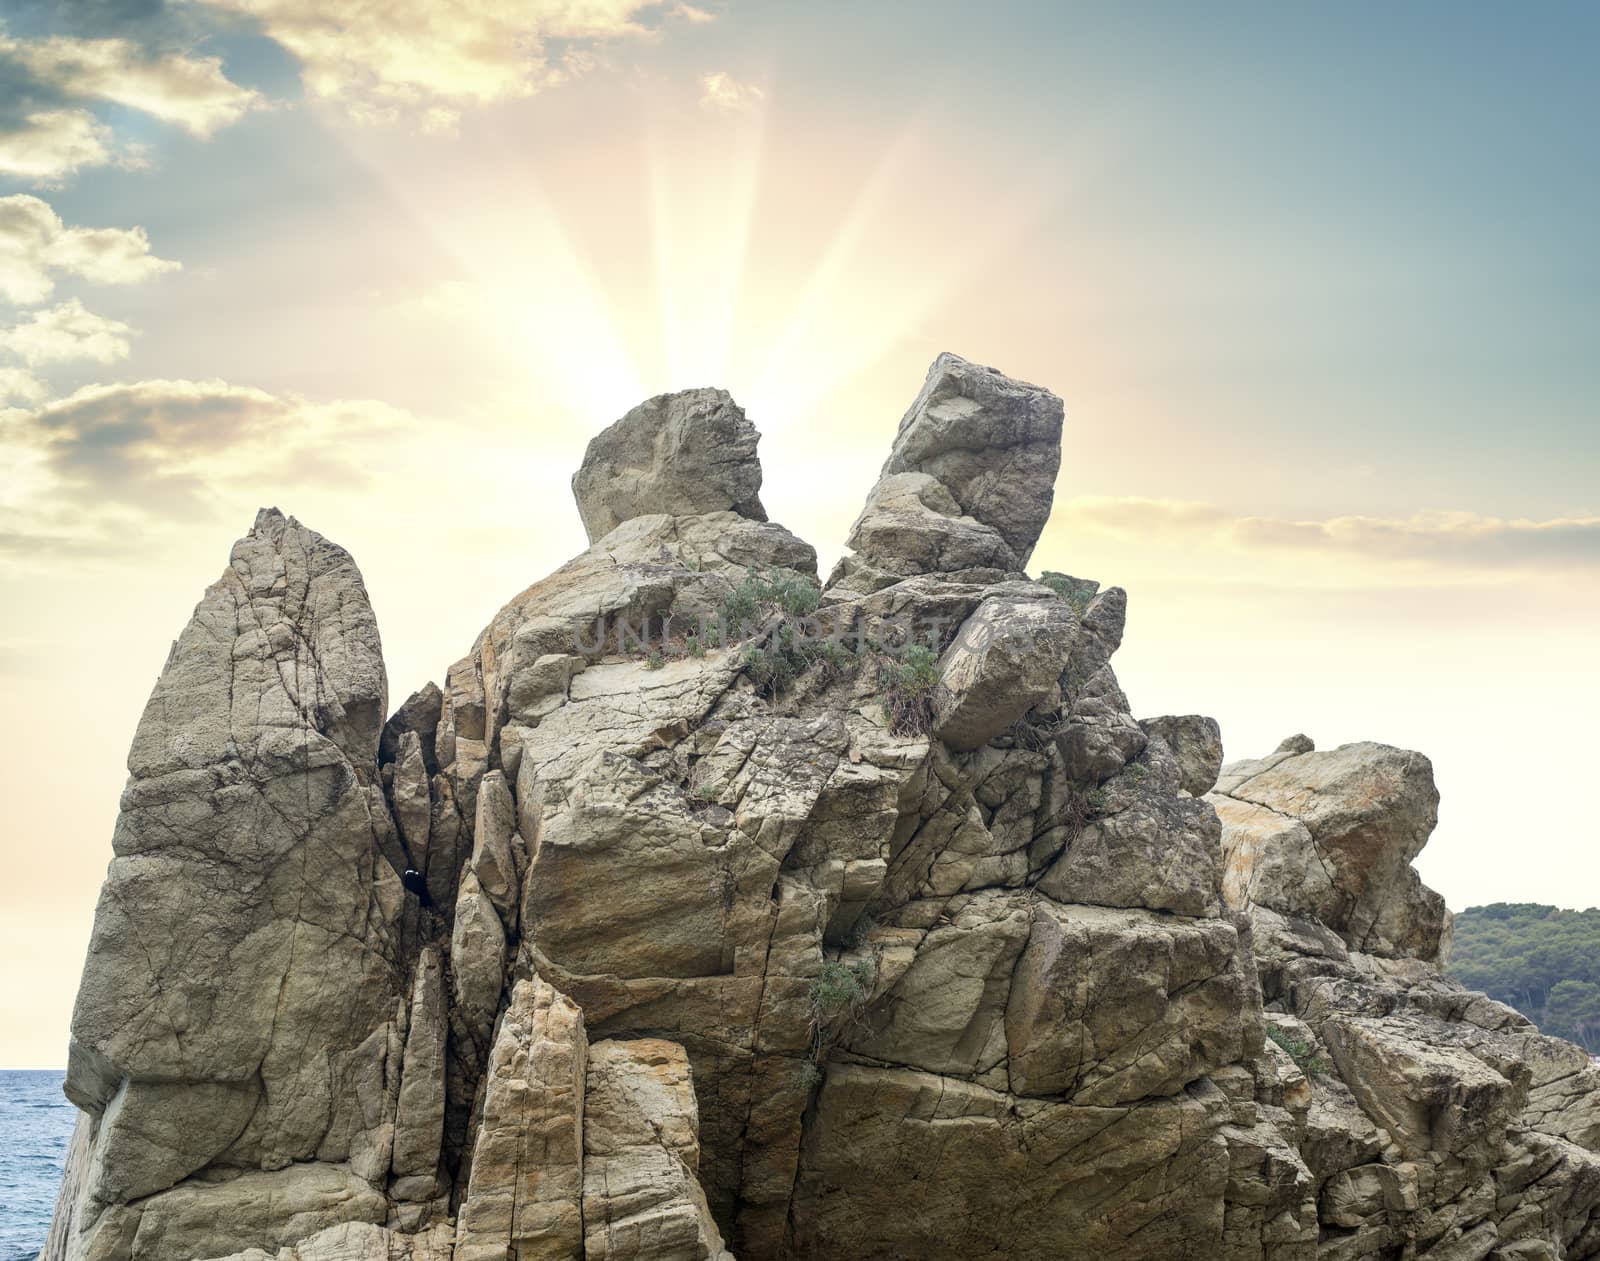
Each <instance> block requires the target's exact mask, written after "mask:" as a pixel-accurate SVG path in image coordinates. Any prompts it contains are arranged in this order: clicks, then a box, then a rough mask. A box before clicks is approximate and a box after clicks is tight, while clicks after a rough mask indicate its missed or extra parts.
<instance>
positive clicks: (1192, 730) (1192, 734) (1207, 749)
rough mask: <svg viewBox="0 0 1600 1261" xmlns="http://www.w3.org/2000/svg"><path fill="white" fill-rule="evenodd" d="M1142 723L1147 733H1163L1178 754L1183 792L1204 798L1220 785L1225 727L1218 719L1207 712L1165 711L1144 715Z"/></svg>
mask: <svg viewBox="0 0 1600 1261" xmlns="http://www.w3.org/2000/svg"><path fill="white" fill-rule="evenodd" d="M1139 726H1141V727H1142V728H1144V732H1145V734H1146V735H1150V736H1159V737H1160V738H1161V739H1163V740H1165V741H1166V742H1167V747H1168V748H1169V749H1171V750H1172V752H1173V753H1174V754H1175V755H1176V756H1177V759H1178V766H1179V768H1180V770H1181V771H1182V776H1183V778H1182V779H1181V780H1180V781H1179V783H1180V786H1181V787H1182V788H1183V791H1184V792H1186V793H1188V794H1189V795H1190V796H1191V797H1203V796H1205V794H1206V793H1208V792H1210V791H1211V790H1212V789H1213V788H1215V787H1216V785H1217V776H1218V775H1220V774H1221V773H1222V728H1221V727H1220V726H1219V725H1218V723H1217V720H1216V719H1215V718H1207V717H1205V716H1204V715H1203V714H1180V715H1174V714H1165V715H1163V716H1161V717H1160V718H1142V719H1140V720H1139Z"/></svg>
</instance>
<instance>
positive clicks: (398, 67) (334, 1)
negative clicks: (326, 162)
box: [204, 0, 712, 130]
mask: <svg viewBox="0 0 1600 1261" xmlns="http://www.w3.org/2000/svg"><path fill="white" fill-rule="evenodd" d="M204 3H206V4H209V5H211V6H212V7H214V8H219V9H224V10H228V11H230V12H234V13H240V14H246V15H249V16H251V17H254V18H255V19H257V20H258V21H259V22H260V24H261V29H262V30H263V31H264V32H265V33H266V34H267V35H268V36H270V37H271V38H272V39H274V40H276V41H277V42H278V43H280V44H282V45H283V46H284V47H285V48H286V49H288V50H289V51H290V52H291V53H293V54H294V55H295V56H296V57H297V58H299V61H300V65H301V77H302V80H303V82H304V84H305V87H306V91H307V92H308V93H310V94H311V95H312V96H314V97H317V98H319V99H321V100H326V101H332V102H337V103H339V104H340V105H342V106H344V107H345V108H346V109H348V110H349V111H350V113H351V115H352V116H353V117H355V118H356V119H357V120H358V121H362V122H387V121H392V120H395V119H397V118H399V117H400V116H401V115H407V116H411V117H413V118H414V119H416V120H417V121H419V122H421V123H424V124H425V125H427V126H428V127H429V128H431V129H433V130H440V129H444V128H448V127H449V126H450V125H452V124H453V122H454V120H455V117H456V115H458V114H459V112H460V111H461V110H462V109H464V108H467V107H470V106H481V105H488V104H492V103H494V102H497V101H505V100H513V99H516V98H519V97H526V96H532V95H533V94H534V93H536V92H538V91H540V90H541V89H542V88H545V87H549V86H552V85H553V84H556V83H560V82H562V81H564V80H566V79H568V78H571V77H573V76H574V75H576V74H580V73H582V72H583V71H584V70H585V69H586V68H587V67H588V66H589V65H591V64H592V60H591V58H590V57H589V53H590V51H591V50H592V49H593V48H594V47H595V46H598V45H602V44H606V43H610V42H614V41H617V40H623V39H644V38H649V37H651V36H653V35H654V34H655V33H656V32H657V31H658V29H659V26H658V23H659V22H660V21H661V20H662V19H663V18H666V19H672V20H680V21H685V22H690V23H700V22H704V21H707V20H710V18H711V16H712V15H711V14H709V13H706V12H705V11H704V10H702V9H699V8H696V7H695V6H693V5H689V4H677V5H674V6H670V7H664V6H663V5H662V3H661V0H458V2H457V3H453V4H439V3H437V0H387V2H386V3H383V4H374V3H372V2H371V0H204Z"/></svg>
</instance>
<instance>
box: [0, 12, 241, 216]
mask: <svg viewBox="0 0 1600 1261" xmlns="http://www.w3.org/2000/svg"><path fill="white" fill-rule="evenodd" d="M0 78H3V80H4V91H3V94H0V174H6V175H13V176H20V177H22V178H24V179H30V180H33V181H35V182H37V183H41V184H56V183H59V182H60V181H61V180H63V179H64V178H65V177H67V176H69V175H71V174H72V173H73V172H75V171H77V170H79V169H81V168H83V167H91V166H104V165H106V164H107V163H111V162H119V163H124V164H133V165H136V164H138V162H139V150H138V148H137V147H133V146H119V145H118V144H117V142H116V138H115V136H114V134H113V132H112V129H111V128H110V127H109V126H107V125H106V123H105V122H104V121H102V120H101V119H99V118H97V117H96V116H95V114H94V113H93V112H92V109H91V107H92V106H94V105H96V104H98V103H105V104H109V105H116V106H120V107H122V108H124V109H130V110H137V111H138V112H139V113H142V114H147V115H149V116H150V117H152V118H155V119H159V120H160V121H161V122H164V123H170V124H172V125H173V126H175V127H180V128H182V129H183V130H184V131H187V132H188V133H189V134H190V135H194V136H201V137H205V136H209V135H211V134H212V133H213V132H215V131H216V130H217V129H218V128H221V127H226V126H228V125H229V124H231V123H234V122H236V121H238V119H239V118H240V117H241V116H242V115H243V114H244V113H245V111H246V110H249V109H251V108H254V107H256V106H258V105H260V104H261V103H262V100H263V98H262V97H261V94H260V93H258V92H256V91H254V90H253V89H251V88H245V87H241V86H239V85H238V84H236V83H234V82H232V81H231V80H229V79H228V77H227V76H226V75H225V74H224V73H223V71H222V63H221V61H220V60H219V59H218V58H216V57H194V56H189V55H188V54H186V53H181V52H154V51H151V50H149V49H147V48H145V47H143V46H141V45H140V44H138V43H136V42H134V41H133V40H127V39H73V38H69V37H66V36H53V37H51V38H48V39H38V40H24V39H15V38H12V37H11V36H9V35H7V34H6V33H5V32H4V31H3V30H0Z"/></svg>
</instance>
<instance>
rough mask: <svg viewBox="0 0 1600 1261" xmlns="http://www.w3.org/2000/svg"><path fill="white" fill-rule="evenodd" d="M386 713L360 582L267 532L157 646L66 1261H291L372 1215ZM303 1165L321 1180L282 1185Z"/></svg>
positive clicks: (283, 528) (86, 1078) (389, 976)
mask: <svg viewBox="0 0 1600 1261" xmlns="http://www.w3.org/2000/svg"><path fill="white" fill-rule="evenodd" d="M385 703H386V697H385V680H384V670H383V659H382V651H381V647H380V644H379V641H378V631H377V623H376V621H375V619H374V617H373V614H372V609H371V606H370V605H369V604H368V602H367V597H366V591H365V588H364V586H363V584H362V581H361V574H360V572H359V571H358V570H357V569H356V566H355V563H354V562H353V561H352V560H351V559H350V557H349V555H348V554H347V553H346V552H345V551H344V550H343V549H342V548H339V547H337V546H335V545H334V544H332V543H330V542H328V540H327V539H325V538H323V537H322V536H321V535H319V534H317V533H316V532H315V531H312V530H308V529H306V528H305V527H304V526H301V525H300V524H299V523H298V522H296V521H294V520H293V519H292V518H287V517H285V516H284V515H283V514H282V513H281V512H278V511H277V510H276V509H265V510H263V511H262V512H261V513H260V514H259V515H258V516H257V518H256V522H255V526H254V527H253V528H252V529H251V531H250V532H249V533H248V534H247V535H245V537H243V538H242V539H240V540H239V541H238V542H237V543H236V544H235V545H234V547H233V551H232V555H231V558H230V561H229V565H228V568H227V569H226V570H225V571H224V572H223V574H222V577H221V578H220V579H218V580H217V582H215V583H214V584H212V586H211V587H210V588H209V589H208V590H207V591H206V593H205V596H204V598H203V599H202V600H201V601H200V603H199V605H198V606H197V607H196V609H195V611H194V615H193V617H192V618H191V619H190V621H189V624H188V626H187V627H186V628H185V629H184V631H183V632H182V634H181V635H180V636H179V638H178V640H177V642H176V643H175V644H174V645H173V649H172V653H171V655H170V656H169V658H168V660H167V664H166V667H165V669H164V670H163V671H162V673H161V677H160V679H159V680H158V681H157V683H156V686H155V690H154V692H153V693H152V695H151V697H150V701H149V703H148V704H147V705H146V707H145V711H144V715H143V717H142V718H141V719H140V722H139V726H138V730H137V733H136V734H135V736H134V741H133V749H132V752H131V754H130V755H129V759H128V769H129V771H130V772H131V778H130V779H129V781H128V785H127V787H126V789H125V790H124V792H123V796H122V811H121V815H120V817H119V818H118V820H117V825H116V831H115V833H114V835H113V838H112V847H113V851H114V857H113V859H112V862H111V866H110V869H109V871H108V872H107V875H106V882H105V885H104V887H103V889H102V892H101V896H100V903H99V906H98V908H97V910H96V913H95V924H94V932H93V937H92V939H91V943H90V948H89V956H88V960H87V962H86V963H85V965H84V972H83V980H82V984H81V986H80V989H79V992H78V1000H77V1005H76V1008H75V1010H74V1012H73V1018H72V1041H71V1045H70V1048H69V1052H68V1068H67V1078H66V1092H67V1094H68V1096H69V1097H70V1098H71V1099H72V1101H73V1102H74V1103H76V1104H77V1105H78V1107H79V1108H81V1109H83V1111H84V1113H85V1114H86V1116H85V1118H84V1120H83V1121H81V1122H80V1125H84V1126H87V1127H89V1137H88V1138H86V1140H85V1141H84V1142H83V1143H81V1144H80V1145H79V1147H80V1150H81V1153H82V1154H81V1155H80V1157H79V1160H80V1162H81V1164H82V1165H84V1166H86V1169H85V1170H84V1171H83V1172H82V1173H81V1175H80V1176H81V1185H82V1191H81V1194H80V1195H79V1196H78V1197H77V1199H76V1200H75V1202H74V1203H73V1205H72V1206H71V1207H70V1213H69V1218H70V1220H69V1229H67V1230H66V1232H65V1236H66V1237H67V1238H68V1239H70V1246H69V1249H68V1251H69V1255H73V1256H76V1255H90V1256H100V1255H106V1256H116V1255H119V1253H121V1252H124V1251H125V1249H124V1246H123V1245H124V1243H125V1241H127V1240H132V1239H135V1238H138V1237H142V1238H155V1239H161V1240H163V1247H164V1248H165V1249H166V1250H167V1251H166V1252H165V1254H164V1255H167V1256H179V1255H182V1256H206V1255H211V1254H214V1253H215V1252H216V1251H217V1250H219V1249H220V1250H226V1245H227V1244H229V1243H230V1242H231V1241H232V1240H233V1239H235V1238H237V1237H239V1233H243V1232H247V1231H249V1230H251V1229H257V1233H256V1234H255V1235H254V1236H253V1237H254V1238H256V1239H259V1240H263V1241H266V1240H276V1241H278V1242H282V1243H292V1242H294V1241H295V1240H296V1239H298V1238H299V1237H300V1236H301V1235H302V1234H304V1233H308V1231H307V1230H305V1229H304V1228H305V1227H307V1226H311V1227H313V1228H314V1227H315V1226H319V1225H322V1224H332V1223H334V1222H337V1221H342V1220H348V1213H349V1212H350V1211H359V1212H377V1211H381V1210H382V1206H383V1203H384V1201H383V1197H382V1196H381V1195H380V1194H378V1193H377V1192H376V1191H374V1190H372V1189H371V1186H370V1183H371V1182H372V1181H374V1180H377V1181H381V1178H382V1175H383V1173H384V1172H385V1171H386V1170H387V1167H388V1163H389V1144H390V1141H391V1137H392V1135H391V1133H390V1129H389V1127H387V1126H386V1125H385V1124H384V1123H383V1122H382V1121H381V1120H379V1119H378V1118H376V1117H375V1116H373V1115H372V1110H371V1107H370V1104H371V1102H372V1100H373V1099H374V1098H376V1099H378V1100H380V1101H381V1099H382V1097H383V1095H384V1092H385V1089H386V1087H385V1077H386V1067H385V1059H386V1046H387V1042H388V1037H389V1035H388V1032H387V1030H388V1029H389V1028H391V1027H392V1018H393V1016H394V1002H395V1000H396V999H397V998H398V996H399V994H400V992H401V985H402V977H401V964H400V954H401V946H400V944H399V931H398V918H399V915H400V912H401V909H402V906H403V899H402V894H401V890H400V884H399V880H398V878H397V877H396V876H395V874H394V871H393V869H392V868H391V867H390V865H389V864H388V863H387V862H385V861H383V859H382V858H381V856H380V849H379V845H378V844H377V843H375V842H376V841H377V839H378V838H380V837H382V836H386V835H388V834H389V832H390V831H391V829H390V825H389V816H388V812H387V810H386V808H385V806H384V802H383V796H382V793H381V790H380V789H379V788H378V786H377V783H376V778H377V771H378V768H377V751H378V737H379V731H380V729H381V727H382V725H383V715H384V709H385ZM314 1157H316V1158H320V1159H321V1160H322V1161H324V1162H327V1163H324V1164H320V1165H317V1166H311V1165H306V1164H302V1163H299V1162H306V1161H310V1160H312V1159H313V1158H314ZM207 1167H215V1168H221V1169H225V1170H245V1169H254V1170H257V1171H258V1172H256V1173H253V1174H251V1175H248V1177H249V1178H250V1179H253V1181H247V1180H246V1179H245V1178H241V1179H240V1180H239V1184H230V1189H228V1190H223V1189H222V1188H221V1186H220V1185H213V1183H211V1182H206V1181H202V1180H192V1181H191V1180H189V1179H190V1175H193V1174H195V1173H197V1172H199V1171H201V1170H202V1169H205V1168H207ZM240 1184H243V1185H240ZM246 1193H248V1194H246ZM248 1205H253V1206H254V1207H253V1208H252V1207H248ZM273 1205H276V1207H273ZM352 1205H354V1206H357V1207H356V1208H355V1209H354V1210H352V1209H351V1206H352ZM224 1206H225V1207H224ZM290 1206H297V1207H295V1208H291V1207H290ZM340 1206H342V1207H340ZM324 1210H325V1211H324ZM296 1212H300V1213H301V1214H302V1215H301V1216H300V1217H299V1218H298V1219H296V1220H294V1222H293V1224H292V1225H291V1221H290V1219H291V1218H292V1217H293V1216H294V1213H296ZM230 1213H232V1214H237V1215H238V1216H237V1218H236V1219H235V1220H232V1221H230V1220H228V1216H229V1214H230ZM251 1213H257V1214H258V1215H262V1216H261V1218H260V1220H259V1221H257V1220H255V1219H254V1218H251V1217H250V1214H251ZM341 1214H345V1215H344V1216H341ZM140 1232H143V1233H142V1235H141V1234H140ZM286 1232H292V1233H286ZM247 1237H248V1236H247ZM119 1241H120V1242H119Z"/></svg>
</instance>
